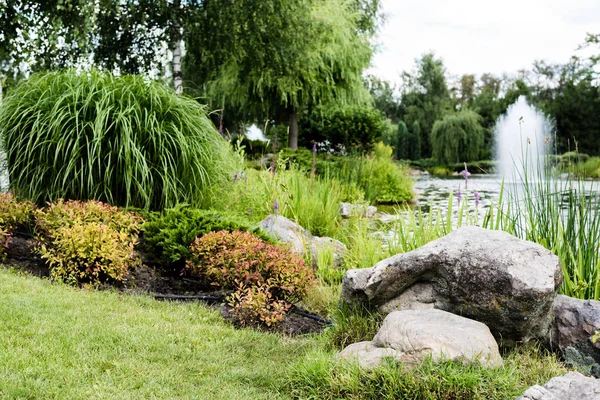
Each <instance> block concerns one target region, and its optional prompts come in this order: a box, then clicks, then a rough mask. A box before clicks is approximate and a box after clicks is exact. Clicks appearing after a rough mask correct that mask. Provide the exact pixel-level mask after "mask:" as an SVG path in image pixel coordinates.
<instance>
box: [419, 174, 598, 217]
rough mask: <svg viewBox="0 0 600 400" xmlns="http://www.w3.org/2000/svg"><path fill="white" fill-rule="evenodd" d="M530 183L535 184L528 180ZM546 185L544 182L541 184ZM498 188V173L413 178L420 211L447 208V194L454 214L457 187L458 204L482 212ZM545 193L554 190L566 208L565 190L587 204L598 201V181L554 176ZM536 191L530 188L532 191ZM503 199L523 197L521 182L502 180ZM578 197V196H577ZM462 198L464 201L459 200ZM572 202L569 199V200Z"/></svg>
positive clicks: (492, 202)
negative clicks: (466, 176)
mask: <svg viewBox="0 0 600 400" xmlns="http://www.w3.org/2000/svg"><path fill="white" fill-rule="evenodd" d="M531 184H532V185H534V186H535V185H537V183H536V182H532V183H531ZM544 185H546V184H544ZM501 188H502V179H501V177H500V176H498V175H471V176H469V178H468V180H465V179H464V178H463V177H462V176H452V177H439V176H430V175H424V176H418V177H416V178H415V192H416V207H417V208H421V210H422V211H424V212H429V211H430V209H432V208H433V209H435V210H437V209H441V210H442V212H446V211H447V209H448V199H449V196H450V195H452V197H453V200H452V202H453V204H452V214H453V217H457V215H458V213H457V209H458V205H459V202H458V196H457V195H458V192H459V191H460V197H461V200H460V201H461V204H462V205H463V206H466V207H467V208H468V210H469V211H473V212H474V211H475V210H477V211H478V214H479V215H480V216H483V215H485V213H486V211H487V210H488V208H490V207H492V206H494V207H496V206H498V202H499V198H500V191H501ZM546 188H547V190H544V192H546V194H550V193H553V194H556V195H559V196H560V198H561V201H560V203H561V208H563V209H566V207H567V206H568V204H569V194H572V195H575V196H578V197H581V196H582V195H583V196H584V202H585V203H586V204H587V205H594V206H595V205H597V204H600V197H599V196H600V191H599V189H600V183H599V182H597V181H573V180H568V179H556V180H553V181H549V182H547V186H546ZM476 192H477V196H478V198H479V201H478V203H479V204H478V205H476V204H475V203H476V201H475V193H476ZM536 192H537V191H536V190H535V189H534V190H533V191H532V194H535V193H536ZM503 196H504V199H503V203H506V202H507V201H508V198H512V199H515V198H516V199H519V200H520V201H523V199H524V195H523V184H522V183H521V182H519V183H517V182H505V183H504V195H503ZM580 200H582V199H581V198H580ZM464 202H466V205H464V204H463V203H464ZM571 203H572V201H571Z"/></svg>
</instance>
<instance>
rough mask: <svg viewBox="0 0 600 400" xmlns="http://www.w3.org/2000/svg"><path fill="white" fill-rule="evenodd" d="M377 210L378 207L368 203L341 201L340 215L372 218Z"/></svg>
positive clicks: (343, 216)
mask: <svg viewBox="0 0 600 400" xmlns="http://www.w3.org/2000/svg"><path fill="white" fill-rule="evenodd" d="M376 212H377V207H374V206H367V205H366V204H350V203H343V202H342V203H340V215H341V216H342V218H346V219H347V218H350V217H354V216H358V217H364V218H372V217H373V215H375V213H376Z"/></svg>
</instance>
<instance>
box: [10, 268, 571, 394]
mask: <svg viewBox="0 0 600 400" xmlns="http://www.w3.org/2000/svg"><path fill="white" fill-rule="evenodd" d="M0 287H1V288H2V290H1V291H0V397H1V398H10V399H35V398H44V399H64V398H68V399H94V398H97V399H146V398H155V399H184V398H185V399H188V398H198V399H240V398H244V399H278V398H281V399H284V398H285V399H287V398H299V399H308V398H314V399H337V398H349V399H369V398H391V397H393V398H431V399H450V398H464V399H471V398H472V399H484V398H494V399H505V398H506V399H508V398H511V399H512V398H514V397H515V396H517V395H519V394H521V393H522V392H523V391H524V390H525V389H526V388H527V387H528V386H530V385H532V384H534V383H543V382H545V381H547V380H548V379H549V378H550V377H552V376H554V375H559V374H562V373H564V372H565V370H564V368H563V367H562V366H561V365H560V364H559V363H558V362H557V361H556V359H555V358H554V357H552V356H550V355H548V354H545V353H544V352H541V351H539V349H526V350H524V351H520V352H513V353H511V354H509V355H507V358H506V359H505V366H504V368H502V369H483V368H480V367H477V366H463V365H461V364H456V363H442V364H432V363H430V362H429V363H428V362H425V363H424V364H423V365H422V366H421V367H419V369H417V370H416V371H407V370H405V369H404V368H403V367H402V366H397V365H394V364H393V363H390V364H388V365H383V366H382V367H380V368H377V369H375V370H359V369H357V368H356V367H355V366H354V365H352V364H344V363H339V362H337V361H336V360H335V353H336V349H338V348H339V347H340V346H343V345H345V344H346V343H349V342H350V341H354V340H355V339H356V338H358V336H357V337H352V338H349V337H348V336H347V335H346V336H340V335H337V336H336V331H335V330H336V329H337V331H338V333H339V332H341V331H345V332H349V333H352V332H354V334H355V335H362V338H365V339H369V336H371V335H372V334H373V332H374V330H375V329H376V328H377V326H378V322H377V321H378V320H379V318H380V317H376V316H372V317H371V318H367V319H360V318H356V317H353V316H352V315H351V314H347V315H345V316H339V315H338V316H335V318H334V320H335V321H336V323H338V324H339V325H338V326H336V327H335V328H332V329H330V330H329V331H326V332H325V333H324V334H322V335H320V336H309V337H303V338H289V337H283V336H280V335H276V334H271V333H265V332H259V331H255V330H251V329H235V328H233V327H232V326H230V325H229V324H227V323H225V322H224V321H223V320H222V319H221V317H220V315H219V314H218V313H217V312H216V311H214V310H211V309H210V308H208V307H206V306H203V305H201V304H190V303H186V304H183V303H168V302H158V301H156V300H153V299H151V298H149V297H146V296H139V295H124V294H119V293H115V292H107V291H102V292H99V291H88V290H79V289H75V288H72V287H68V286H65V285H62V284H52V283H50V282H49V281H47V280H40V279H38V278H34V277H31V276H24V275H20V274H18V273H16V272H14V271H10V270H5V269H0ZM336 337H337V338H345V339H346V342H341V341H338V342H337V343H336V342H334V338H336ZM457 396H458V397H457Z"/></svg>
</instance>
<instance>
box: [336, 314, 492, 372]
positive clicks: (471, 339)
mask: <svg viewBox="0 0 600 400" xmlns="http://www.w3.org/2000/svg"><path fill="white" fill-rule="evenodd" d="M339 357H340V358H343V359H347V360H356V361H358V364H359V365H360V366H363V367H373V366H377V365H379V364H380V363H381V361H382V360H383V358H384V357H391V358H394V359H396V360H398V361H400V362H402V363H405V364H407V365H409V366H412V365H416V364H419V363H421V362H422V361H423V360H424V359H425V358H427V357H431V359H432V360H433V361H435V362H437V361H442V360H460V361H462V362H464V363H469V362H475V361H478V362H480V363H481V364H482V365H484V366H486V367H492V368H496V367H501V366H502V358H501V357H500V353H499V351H498V344H497V343H496V340H495V339H494V337H493V336H492V334H491V333H490V330H489V329H488V327H487V326H485V325H484V324H482V323H480V322H477V321H473V320H470V319H467V318H463V317H459V316H458V315H454V314H450V313H448V312H445V311H441V310H407V311H395V312H393V313H391V314H389V315H388V316H387V317H386V318H385V320H384V321H383V324H382V326H381V328H380V329H379V332H378V333H377V335H375V337H374V338H373V341H372V342H361V343H355V344H352V345H350V346H348V347H346V348H345V349H344V350H343V351H342V352H341V353H340V355H339Z"/></svg>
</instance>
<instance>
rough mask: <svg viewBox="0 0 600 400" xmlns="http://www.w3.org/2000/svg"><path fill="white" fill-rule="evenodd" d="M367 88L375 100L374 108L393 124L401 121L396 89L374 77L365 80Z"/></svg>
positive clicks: (370, 76)
mask: <svg viewBox="0 0 600 400" xmlns="http://www.w3.org/2000/svg"><path fill="white" fill-rule="evenodd" d="M365 87H366V88H367V90H368V91H369V93H370V94H371V97H372V98H373V100H372V102H373V106H374V107H375V108H376V109H378V110H379V111H381V112H382V113H383V114H384V115H385V117H386V118H389V119H390V120H391V121H392V122H393V123H397V122H398V121H400V116H401V115H400V101H399V99H397V98H396V95H395V94H394V87H392V85H390V83H389V82H388V81H384V80H381V79H379V78H377V77H376V76H373V75H368V76H367V77H366V78H365Z"/></svg>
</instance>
